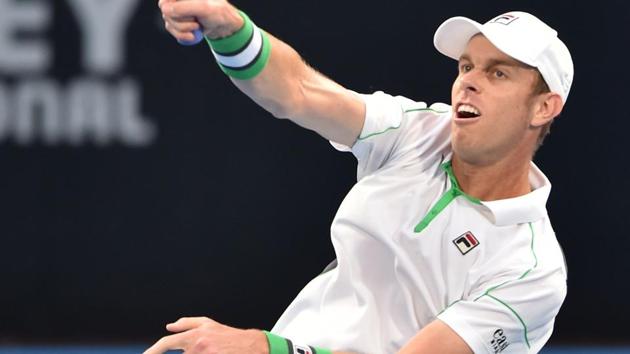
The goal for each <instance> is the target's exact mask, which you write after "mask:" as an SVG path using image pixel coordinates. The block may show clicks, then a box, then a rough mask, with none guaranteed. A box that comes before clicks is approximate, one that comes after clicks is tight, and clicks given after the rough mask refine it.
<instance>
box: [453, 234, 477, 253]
mask: <svg viewBox="0 0 630 354" xmlns="http://www.w3.org/2000/svg"><path fill="white" fill-rule="evenodd" d="M453 243H454V244H455V246H457V249H458V250H459V251H460V252H461V253H462V254H466V253H468V252H470V251H472V249H473V248H475V247H477V246H479V240H477V238H475V235H473V233H472V232H470V231H468V232H466V233H465V234H463V235H461V236H459V237H458V238H456V239H454V240H453Z"/></svg>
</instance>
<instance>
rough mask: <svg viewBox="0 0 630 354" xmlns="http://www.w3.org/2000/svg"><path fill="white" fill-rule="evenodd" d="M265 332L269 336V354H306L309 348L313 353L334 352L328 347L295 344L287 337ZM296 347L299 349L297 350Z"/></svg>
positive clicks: (326, 353) (329, 353)
mask: <svg viewBox="0 0 630 354" xmlns="http://www.w3.org/2000/svg"><path fill="white" fill-rule="evenodd" d="M263 332H264V333H265V335H266V336H267V342H269V354H301V353H305V354H306V353H308V351H307V350H310V352H311V353H312V354H332V351H330V350H328V349H322V348H317V347H313V346H308V345H294V344H293V342H291V341H290V340H288V339H286V338H282V337H280V336H277V335H275V334H273V333H271V332H267V331H263ZM296 348H297V349H299V350H296Z"/></svg>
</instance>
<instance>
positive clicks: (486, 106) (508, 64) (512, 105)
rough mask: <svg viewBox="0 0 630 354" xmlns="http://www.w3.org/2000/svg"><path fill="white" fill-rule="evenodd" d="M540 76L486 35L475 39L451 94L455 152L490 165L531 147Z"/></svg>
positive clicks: (464, 157) (462, 60)
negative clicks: (533, 91) (532, 120)
mask: <svg viewBox="0 0 630 354" xmlns="http://www.w3.org/2000/svg"><path fill="white" fill-rule="evenodd" d="M537 75H538V73H537V72H536V71H535V70H532V69H531V68H528V67H526V66H525V65H524V64H522V63H520V62H518V61H517V60H515V59H513V58H511V57H509V56H507V55H506V54H504V53H503V52H501V51H500V50H498V49H497V48H496V47H495V46H494V45H492V43H490V41H488V40H487V39H486V37H484V36H483V35H477V36H474V37H473V38H472V39H471V40H470V42H469V43H468V46H467V47H466V50H465V51H464V54H463V55H462V57H461V58H460V60H459V74H458V76H457V79H456V80H455V82H454V83H453V89H452V93H451V100H452V101H451V102H452V106H453V115H452V121H451V130H452V146H453V151H454V152H455V154H456V155H457V156H458V157H460V158H461V159H463V160H464V161H466V162H468V163H471V164H477V165H488V164H492V163H494V162H497V161H499V160H501V159H502V158H505V157H506V156H508V155H510V154H512V153H514V152H518V151H517V150H519V149H521V150H519V151H521V152H522V151H523V150H522V149H531V147H530V146H529V145H530V144H529V143H528V140H527V139H525V138H526V137H528V134H532V132H531V129H529V128H530V124H529V123H530V121H531V119H532V117H533V106H534V99H533V97H532V89H533V87H534V83H535V80H536V79H537ZM530 140H531V139H530Z"/></svg>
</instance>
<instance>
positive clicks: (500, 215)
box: [481, 162, 551, 226]
mask: <svg viewBox="0 0 630 354" xmlns="http://www.w3.org/2000/svg"><path fill="white" fill-rule="evenodd" d="M529 184H530V186H531V187H532V191H531V192H529V193H527V194H525V195H521V196H519V197H516V198H508V199H500V200H493V201H490V202H481V204H483V205H484V206H486V207H487V208H488V209H490V211H491V212H492V215H493V216H494V223H495V224H496V225H497V226H507V225H513V224H521V223H525V222H534V221H537V220H540V219H542V218H545V217H547V207H546V205H547V198H549V193H550V192H551V182H549V179H547V177H546V176H545V175H544V174H543V173H542V171H541V170H540V169H539V168H538V167H537V166H536V165H535V164H534V163H533V162H530V168H529Z"/></svg>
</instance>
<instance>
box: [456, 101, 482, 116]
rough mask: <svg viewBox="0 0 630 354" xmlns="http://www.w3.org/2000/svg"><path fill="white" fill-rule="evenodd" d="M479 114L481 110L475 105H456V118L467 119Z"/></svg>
mask: <svg viewBox="0 0 630 354" xmlns="http://www.w3.org/2000/svg"><path fill="white" fill-rule="evenodd" d="M480 115H481V112H479V110H478V109H477V108H476V107H473V106H471V105H469V104H460V105H459V106H457V118H462V119H469V118H477V117H479V116H480Z"/></svg>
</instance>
